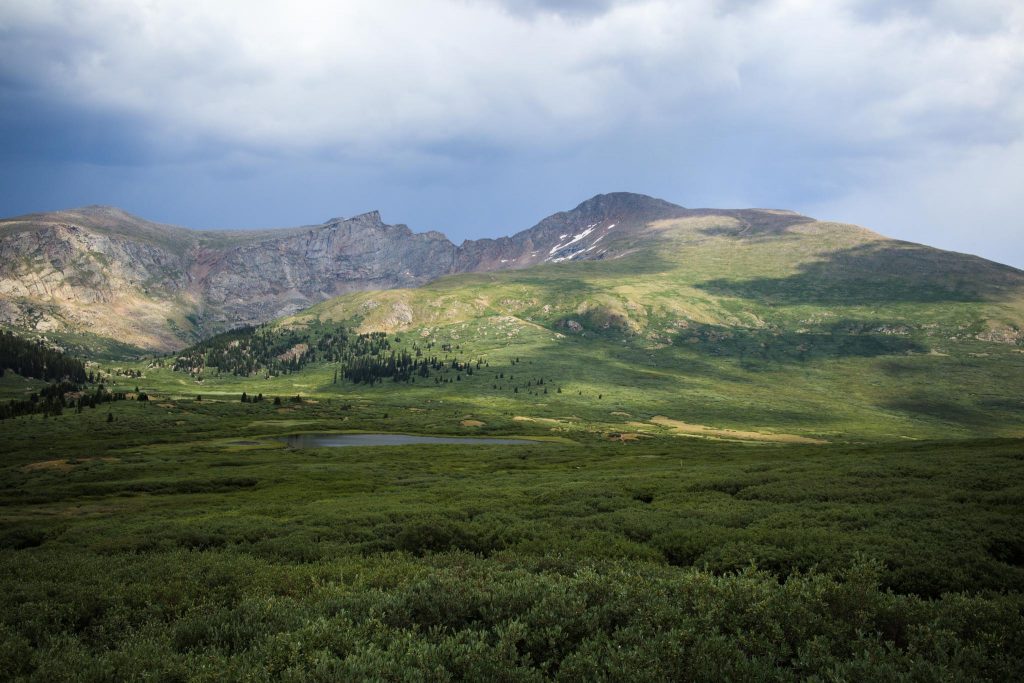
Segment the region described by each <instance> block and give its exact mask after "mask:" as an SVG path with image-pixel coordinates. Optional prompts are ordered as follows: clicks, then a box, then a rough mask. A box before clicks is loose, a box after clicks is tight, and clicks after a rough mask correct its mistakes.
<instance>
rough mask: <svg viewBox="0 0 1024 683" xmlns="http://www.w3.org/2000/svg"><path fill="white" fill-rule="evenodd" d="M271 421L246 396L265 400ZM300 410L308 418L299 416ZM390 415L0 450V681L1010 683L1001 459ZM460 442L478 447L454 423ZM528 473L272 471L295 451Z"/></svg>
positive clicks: (1021, 564) (1015, 594) (261, 421)
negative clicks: (321, 444) (424, 436)
mask: <svg viewBox="0 0 1024 683" xmlns="http://www.w3.org/2000/svg"><path fill="white" fill-rule="evenodd" d="M268 394H269V392H268ZM314 401H315V402H314ZM397 401H398V394H396V393H394V392H391V391H381V392H379V393H374V392H373V390H368V391H367V392H364V393H362V394H356V393H350V394H348V395H345V396H331V395H328V394H324V395H319V396H317V397H316V398H315V399H314V400H305V401H303V402H301V403H292V402H288V401H286V402H285V403H284V405H282V406H278V407H275V406H273V405H272V404H271V403H270V402H264V403H260V404H241V403H239V402H238V401H237V399H232V400H230V401H228V400H223V401H217V400H214V397H213V396H209V395H207V396H204V398H203V400H201V401H196V400H195V399H194V398H180V397H179V398H166V397H164V398H161V397H157V398H156V399H155V400H152V401H150V402H148V403H142V402H135V401H125V402H119V403H116V404H112V405H111V406H110V407H109V411H110V412H111V414H112V415H113V417H114V420H113V422H108V417H107V411H108V408H107V407H106V406H104V407H102V408H100V409H95V410H90V409H86V410H85V412H83V413H81V414H75V413H73V412H70V413H66V414H65V415H63V416H61V417H58V418H50V419H45V420H44V419H42V418H41V417H40V416H32V417H28V418H18V419H17V420H14V421H8V422H6V423H5V424H4V425H3V430H4V431H3V440H4V447H3V461H2V470H0V471H2V475H0V491H2V494H0V505H2V507H0V515H2V520H3V526H2V536H0V543H2V550H0V576H3V577H4V578H3V579H2V588H3V590H2V591H0V643H2V644H0V677H2V678H4V679H12V680H47V681H49V680H62V679H64V680H97V681H103V680H352V679H376V680H451V679H459V678H463V679H473V680H545V679H550V678H556V679H560V680H602V679H604V680H624V679H654V680H697V679H699V680H710V679H732V680H795V679H817V680H868V679H870V680H879V679H894V678H914V679H917V680H940V679H941V680H967V679H972V680H977V679H988V680H1011V679H1015V678H1018V677H1019V675H1020V671H1021V670H1022V666H1024V655H1022V654H1021V653H1024V617H1022V613H1024V612H1022V610H1024V597H1022V592H1021V591H1022V589H1024V533H1022V530H1021V525H1020V511H1021V510H1022V509H1024V442H1022V441H1020V440H1014V439H994V440H972V441H963V440H961V441H948V442H929V441H921V442H914V443H911V442H874V443H867V444H827V445H815V444H799V443H797V444H792V443H790V444H787V443H765V442H756V441H754V442H748V443H740V442H734V441H712V440H705V439H695V438H683V437H678V436H669V435H668V434H667V433H660V432H650V433H637V434H636V437H637V438H636V439H635V440H632V441H628V442H625V443H623V442H620V441H611V440H609V438H608V433H607V432H605V431H602V430H601V429H585V428H582V427H579V428H577V427H575V426H574V424H575V423H572V422H566V423H564V424H559V425H558V429H559V430H560V431H556V432H552V431H551V424H550V423H546V422H538V421H526V420H514V419H512V418H513V417H514V416H511V415H503V414H502V413H501V412H497V411H496V412H495V413H494V414H492V415H488V416H486V421H487V424H486V425H483V426H479V427H459V426H458V425H459V424H460V423H459V421H460V419H461V418H463V417H465V416H464V415H462V410H463V409H464V406H462V405H460V404H459V403H458V402H455V403H454V404H453V403H444V402H443V401H441V400H440V399H437V402H433V403H431V402H428V401H426V400H420V401H418V403H417V405H415V406H413V405H407V406H405V407H402V406H400V405H398V403H397ZM481 421H483V420H481ZM342 429H352V430H365V431H376V430H384V429H386V430H388V431H407V432H422V433H446V432H448V433H451V432H456V431H460V430H461V431H462V432H463V433H465V432H466V431H467V430H469V431H481V432H487V431H495V432H498V431H500V432H501V433H504V434H510V435H519V436H535V437H541V438H540V439H538V441H537V443H536V444H534V445H528V446H485V445H481V446H473V447H464V446H414V447H395V448H391V447H384V448H381V447H378V448H345V449H317V450H292V449H289V448H287V447H286V446H285V445H284V444H283V443H282V442H280V441H278V440H276V439H277V437H279V436H281V435H284V434H288V433H296V432H303V431H334V430H342Z"/></svg>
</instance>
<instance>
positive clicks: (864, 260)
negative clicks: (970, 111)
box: [0, 193, 1024, 353]
mask: <svg viewBox="0 0 1024 683" xmlns="http://www.w3.org/2000/svg"><path fill="white" fill-rule="evenodd" d="M759 255H760V256H759ZM631 256H632V257H634V258H627V257H631ZM624 258H627V260H626V261H624V262H623V263H629V264H635V270H636V272H638V273H639V272H642V271H643V270H644V269H660V270H666V269H672V270H673V271H678V270H680V269H682V270H686V269H687V268H690V269H691V270H692V271H693V272H694V273H697V272H700V273H705V274H707V277H706V278H705V280H704V281H703V284H701V285H700V286H699V287H696V288H694V287H693V286H687V287H686V288H685V290H686V291H685V292H683V291H680V292H673V291H670V290H671V287H672V285H671V283H670V282H669V281H668V280H664V281H663V286H662V288H663V289H664V288H668V290H666V291H659V292H653V291H652V293H653V294H654V295H655V296H654V298H655V299H657V300H659V301H661V300H669V299H672V298H673V297H674V296H676V295H677V294H678V297H679V301H678V303H679V307H680V308H679V314H680V316H682V318H686V317H687V316H689V318H690V319H692V320H697V321H702V322H707V323H715V324H718V323H728V321H729V320H730V319H732V320H734V321H742V322H743V324H745V325H748V324H756V321H754V320H753V319H750V316H749V315H747V314H745V313H743V311H741V310H739V309H738V308H737V307H735V306H733V307H732V308H734V309H737V310H734V311H733V312H732V313H728V311H729V310H730V307H729V305H725V304H723V302H726V301H727V300H729V299H742V298H751V297H753V298H755V299H757V300H758V301H760V302H761V303H763V304H768V305H771V304H772V303H773V302H774V303H775V304H786V305H790V306H793V305H798V304H801V303H807V304H816V305H823V304H824V305H827V304H828V303H829V301H833V302H834V303H841V304H842V305H853V304H863V305H866V306H871V305H873V304H877V303H878V302H879V301H886V302H890V301H892V300H897V301H898V300H901V297H903V296H904V295H902V294H900V291H901V290H902V291H905V292H906V295H905V296H907V297H909V300H911V301H921V300H924V301H933V302H938V301H943V300H949V301H952V302H960V303H965V302H984V303H986V304H987V307H986V308H985V309H984V310H980V309H979V310H978V311H976V312H975V313H972V314H971V315H968V316H966V317H965V319H964V320H963V321H962V324H964V325H975V326H979V325H980V327H979V328H978V329H977V330H975V333H976V334H978V335H989V336H990V337H992V338H993V339H996V340H998V339H1005V340H1006V341H1008V342H1009V343H1017V342H1019V341H1020V339H1021V335H1020V326H1021V322H1022V320H1024V307H1022V304H1021V301H1022V296H1021V292H1022V291H1024V272H1022V271H1019V270H1016V269H1014V268H1010V267H1008V266H1003V265H999V264H996V263H993V262H991V261H986V260H984V259H981V258H977V257H973V256H967V255H962V254H955V253H952V252H944V251H940V250H937V249H931V248H929V247H924V246H921V245H914V244H910V243H906V242H899V241H896V240H890V239H888V238H885V237H882V236H880V235H878V234H876V233H873V232H870V231H868V230H865V229H863V228H859V227H856V226H851V225H845V224H837V223H827V222H820V221H816V220H814V219H812V218H808V217H806V216H801V215H799V214H796V213H793V212H789V211H779V210H766V209H746V210H717V209H686V208H683V207H681V206H677V205H675V204H671V203H669V202H666V201H663V200H660V199H654V198H651V197H647V196H644V195H638V194H631V193H612V194H605V195H598V196H596V197H593V198H591V199H589V200H587V201H585V202H583V203H582V204H580V205H579V206H577V207H576V208H575V209H573V210H571V211H566V212H562V213H557V214H554V215H552V216H549V217H547V218H545V219H544V220H542V221H541V222H540V223H538V224H537V225H535V226H533V227H532V228H529V229H527V230H523V231H521V232H519V233H516V234H515V235H512V236H510V237H502V238H499V239H481V240H469V241H466V242H463V243H462V244H461V245H455V244H453V243H452V242H451V241H449V240H448V239H447V238H446V237H445V236H444V235H443V234H441V233H439V232H426V233H414V232H412V231H411V230H410V229H409V228H408V227H406V226H404V225H388V224H385V223H384V222H382V220H381V217H380V215H379V214H378V213H377V212H371V213H366V214H362V215H359V216H355V217H353V218H349V219H340V218H338V219H332V220H329V221H327V222H325V223H323V224H321V225H314V226H305V227H298V228H289V229H281V230H260V231H218V232H212V231H198V230H188V229H184V228H180V227H174V226H169V225H161V224H157V223H152V222H149V221H146V220H144V219H141V218H138V217H135V216H132V215H130V214H127V213H125V212H124V211H121V210H120V209H116V208H111V207H97V206H93V207H86V208H83V209H75V210H68V211H59V212H53V213H41V214H32V215H27V216H20V217H17V218H10V219H6V220H2V221H0V326H3V327H7V328H10V329H13V330H16V331H20V332H23V333H28V334H31V335H35V336H39V335H45V336H47V337H48V338H50V339H52V340H55V341H58V342H60V343H64V344H67V345H71V346H73V347H81V348H84V349H86V350H90V351H93V352H111V353H118V352H120V353H130V352H132V351H138V350H146V351H167V350H174V349H179V348H182V347H185V346H187V345H188V344H190V343H191V342H193V341H195V340H197V339H200V338H203V337H207V336H209V335H211V334H213V333H216V332H219V331H222V330H224V329H228V328H232V327H236V326H239V325H242V324H253V323H260V322H265V321H269V320H273V319H276V318H280V317H282V316H286V315H290V314H293V313H296V312H298V311H301V310H303V309H305V308H307V307H309V306H312V305H314V304H317V303H319V302H323V301H326V300H328V299H331V298H332V297H336V296H338V295H342V294H346V293H351V292H360V291H368V290H387V289H396V288H415V287H419V286H421V285H424V284H426V283H428V282H431V281H434V280H436V279H437V278H440V277H442V276H445V275H453V274H458V273H491V272H496V271H505V270H522V269H527V268H533V267H541V271H538V272H545V273H548V272H551V271H550V269H551V268H561V267H563V266H564V265H565V264H568V263H574V262H583V261H616V262H618V261H620V260H622V259H624ZM680 259H682V260H680ZM666 264H670V265H666ZM631 268H632V266H631ZM572 272H576V271H572ZM616 272H619V271H618V270H617V271H616ZM627 272H629V269H628V268H627ZM780 275H782V276H784V277H779V276H780ZM581 276H585V273H581ZM787 278H788V279H787ZM695 293H697V294H699V297H697V298H694V295H695ZM922 298H923V299H922ZM698 299H699V300H698ZM687 301H689V303H686V302H687ZM684 304H686V305H684ZM632 305H635V306H640V307H643V306H645V305H650V302H648V301H644V300H641V299H637V300H636V301H634V302H633V304H632ZM613 308H614V307H613ZM739 308H742V307H739ZM616 315H618V314H616ZM751 315H753V314H751ZM346 317H348V316H346ZM370 317H372V316H370ZM577 317H585V316H583V314H580V315H579V316H577ZM620 317H622V318H623V320H625V321H627V323H628V321H633V322H634V323H635V322H636V321H637V320H639V319H640V318H641V317H642V316H641V315H640V311H632V312H628V311H627V312H625V313H624V315H622V316H620ZM755 317H756V316H755ZM682 318H681V322H684V321H683V320H682ZM968 318H970V319H969V320H968ZM566 319H568V318H566ZM563 322H564V321H563ZM577 324H578V323H577ZM958 324H961V323H958ZM628 326H629V325H628V324H627V327H628ZM638 329H639V328H638ZM971 329H972V330H973V329H974V328H971Z"/></svg>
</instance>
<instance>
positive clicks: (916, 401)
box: [880, 393, 993, 429]
mask: <svg viewBox="0 0 1024 683" xmlns="http://www.w3.org/2000/svg"><path fill="white" fill-rule="evenodd" d="M880 405H881V406H882V407H883V408H886V409H888V410H895V411H899V412H901V413H906V414H907V415H909V416H910V417H911V418H913V419H918V420H919V419H922V418H924V419H930V420H938V421H941V422H947V423H952V424H957V425H960V426H963V427H969V428H975V429H981V428H987V427H991V426H992V423H993V417H992V415H991V414H990V413H989V412H988V411H986V410H981V409H979V408H976V407H972V406H966V405H962V404H960V403H955V402H954V401H951V400H948V399H946V398H940V397H937V396H932V395H927V394H922V393H917V394H912V395H910V396H903V397H898V398H894V399H891V400H889V401H885V402H884V403H882V404H880Z"/></svg>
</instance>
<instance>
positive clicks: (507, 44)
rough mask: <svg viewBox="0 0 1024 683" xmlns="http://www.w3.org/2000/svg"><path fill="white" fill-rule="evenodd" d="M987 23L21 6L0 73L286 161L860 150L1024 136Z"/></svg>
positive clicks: (608, 10)
mask: <svg viewBox="0 0 1024 683" xmlns="http://www.w3.org/2000/svg"><path fill="white" fill-rule="evenodd" d="M947 4H948V3H947ZM972 5H973V3H972ZM988 5H989V6H990V7H992V6H999V7H1000V8H1001V9H1002V10H1003V12H1002V16H1003V19H1004V21H1003V23H1001V24H1000V25H999V26H995V27H992V30H988V31H985V32H983V33H981V34H978V33H957V32H951V31H949V30H945V29H936V28H935V27H934V26H933V25H932V23H931V21H930V19H932V18H933V17H932V16H931V15H929V14H926V15H925V16H921V14H920V12H921V7H922V5H921V4H920V3H918V4H917V6H916V9H915V6H914V5H911V8H912V9H914V10H915V11H907V12H904V13H885V12H882V11H881V10H879V9H877V7H878V5H877V3H867V4H865V5H864V6H863V7H862V11H861V12H859V13H858V12H857V11H855V10H857V8H858V5H856V4H855V3H806V2H793V1H779V2H754V3H746V4H741V5H738V6H737V5H736V3H731V4H727V5H719V6H715V5H714V3H706V2H696V1H692V0H691V1H682V2H632V3H624V4H623V3H619V4H616V3H612V2H583V1H577V2H571V1H566V0H563V1H562V2H541V1H540V0H538V1H537V2H533V3H531V6H534V7H537V8H545V9H547V10H549V11H546V12H540V13H533V14H530V15H526V16H524V15H521V14H514V13H510V12H508V11H506V8H507V6H503V5H501V4H497V3H489V2H456V1H453V0H439V1H438V2H432V3H413V2H396V1H394V0H390V1H389V0H373V1H372V2H367V1H359V0H353V1H350V2H346V3H334V2H305V3H291V2H289V3H284V2H259V3H251V2H238V1H232V0H223V1H222V2H217V3H206V2H176V3H140V2H114V1H111V0H106V1H105V2H97V1H96V0H88V1H78V0H68V1H66V2H54V1H51V2H46V1H45V0H43V1H41V0H28V1H25V0H21V1H18V0H14V1H13V2H8V3H6V4H5V7H4V8H3V9H0V17H2V19H3V21H2V26H3V29H2V36H3V38H4V40H3V45H4V47H3V48H2V52H0V55H2V59H0V63H2V64H4V65H6V68H5V69H4V70H3V76H4V78H5V80H8V81H12V82H17V83H18V84H19V86H20V87H21V88H24V89H26V90H30V91H34V92H36V93H41V94H42V95H44V96H48V97H50V98H52V99H53V100H56V101H60V102H62V103H63V104H65V106H70V107H72V108H83V109H89V110H94V111H101V112H112V113H117V114H119V115H122V116H126V115H127V116H137V117H141V118H143V119H145V120H147V121H149V122H150V123H151V125H152V126H154V127H155V128H154V130H155V131H157V132H156V134H155V135H154V137H155V138H157V139H160V138H164V139H166V138H171V139H175V140H179V141H180V140H186V141H187V140H190V139H194V138H196V137H199V138H203V137H207V136H212V137H216V138H218V139H225V140H228V141H231V142H233V143H235V144H239V145H247V146H252V147H257V148H263V149H267V148H270V149H274V148H278V149H282V150H289V151H292V150H295V149H300V150H301V149H310V150H314V149H315V150H323V149H325V148H326V149H329V150H334V151H336V152H338V153H340V154H349V153H361V152H363V153H369V154H375V153H378V152H380V151H382V150H395V149H399V148H402V147H406V146H408V145H421V144H436V143H438V142H439V141H447V140H453V139H472V140H480V141H485V142H489V143H492V144H493V143H497V144H502V145H523V144H563V143H566V142H569V143H571V142H574V141H580V140H588V139H593V138H595V137H598V136H601V135H603V134H607V133H608V132H609V131H611V130H614V129H615V128H616V127H617V126H624V125H636V123H637V122H638V121H639V122H641V123H642V122H645V121H656V122H658V123H660V124H661V125H662V126H665V127H669V128H671V127H672V125H673V124H678V123H679V122H683V123H689V124H691V125H698V124H700V123H701V122H706V121H708V120H712V119H715V118H718V117H720V116H725V117H727V118H733V119H738V120H739V121H740V122H741V121H743V120H750V119H751V118H753V117H755V116H757V117H765V118H767V119H769V120H772V121H773V122H774V124H775V125H777V126H780V127H785V128H792V129H797V130H800V131H802V132H803V133H805V134H811V135H815V136H819V137H822V138H835V137H840V138H842V139H843V140H844V141H845V142H846V143H847V144H871V143H876V144H882V143H891V142H893V141H900V142H902V141H903V140H904V139H905V138H906V137H907V136H908V135H909V134H913V135H914V136H915V137H927V136H928V135H939V136H941V135H946V134H950V133H951V132H961V131H963V130H979V131H983V132H979V134H983V135H988V136H1003V137H1005V136H1007V135H1009V134H1010V133H1011V132H1014V133H1016V132H1019V131H1020V125H1021V112H1020V104H1019V102H1017V103H1016V104H1015V106H1012V107H1007V106H1005V105H1006V104H1007V101H1008V100H1010V99H1012V98H1016V99H1018V100H1019V98H1020V95H1019V94H1016V93H1020V92H1021V91H1022V88H1021V86H1022V85H1024V81H1022V78H1021V74H1022V65H1024V33H1022V27H1021V24H1022V18H1021V15H1022V12H1024V10H1021V9H1020V8H1019V7H1015V5H1016V3H1002V4H1001V5H1000V3H988ZM737 7H738V9H737ZM872 7H874V8H875V9H872ZM730 9H731V10H732V11H726V10H730ZM583 10H587V11H588V12H589V13H590V14H589V15H588V16H589V18H588V20H587V21H586V22H585V23H582V24H581V23H578V22H574V21H570V20H569V19H567V18H566V15H571V14H574V13H577V12H580V11H583ZM865 14H867V15H869V16H871V17H873V18H874V19H873V20H867V19H864V18H863V15H865ZM980 14H981V15H984V14H985V13H984V12H981V13H980ZM989 14H992V12H989ZM1007 18H1009V20H1007ZM936 21H937V20H936ZM983 23H984V22H983ZM940 26H941V24H940ZM981 119H987V123H988V125H986V126H983V127H982V126H978V125H977V123H978V121H979V120H981ZM986 142H988V141H986Z"/></svg>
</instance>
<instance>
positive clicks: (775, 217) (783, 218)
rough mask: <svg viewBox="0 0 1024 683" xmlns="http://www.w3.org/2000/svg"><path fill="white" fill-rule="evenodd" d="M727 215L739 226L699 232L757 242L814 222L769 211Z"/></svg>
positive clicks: (795, 215) (806, 218)
mask: <svg viewBox="0 0 1024 683" xmlns="http://www.w3.org/2000/svg"><path fill="white" fill-rule="evenodd" d="M728 215H730V216H731V217H733V218H735V219H736V220H737V221H739V225H729V226H726V225H722V226H715V227H712V228H704V229H702V230H701V231H700V232H701V233H702V234H704V235H707V236H708V237H737V238H742V239H744V240H747V241H753V242H759V241H767V240H771V239H775V238H778V236H779V235H782V234H784V233H786V232H788V231H789V229H790V228H791V227H793V226H794V225H802V224H804V223H814V222H816V221H815V220H814V219H813V218H808V217H807V216H801V215H799V214H789V213H773V212H770V211H737V212H733V213H729V214H728Z"/></svg>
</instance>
